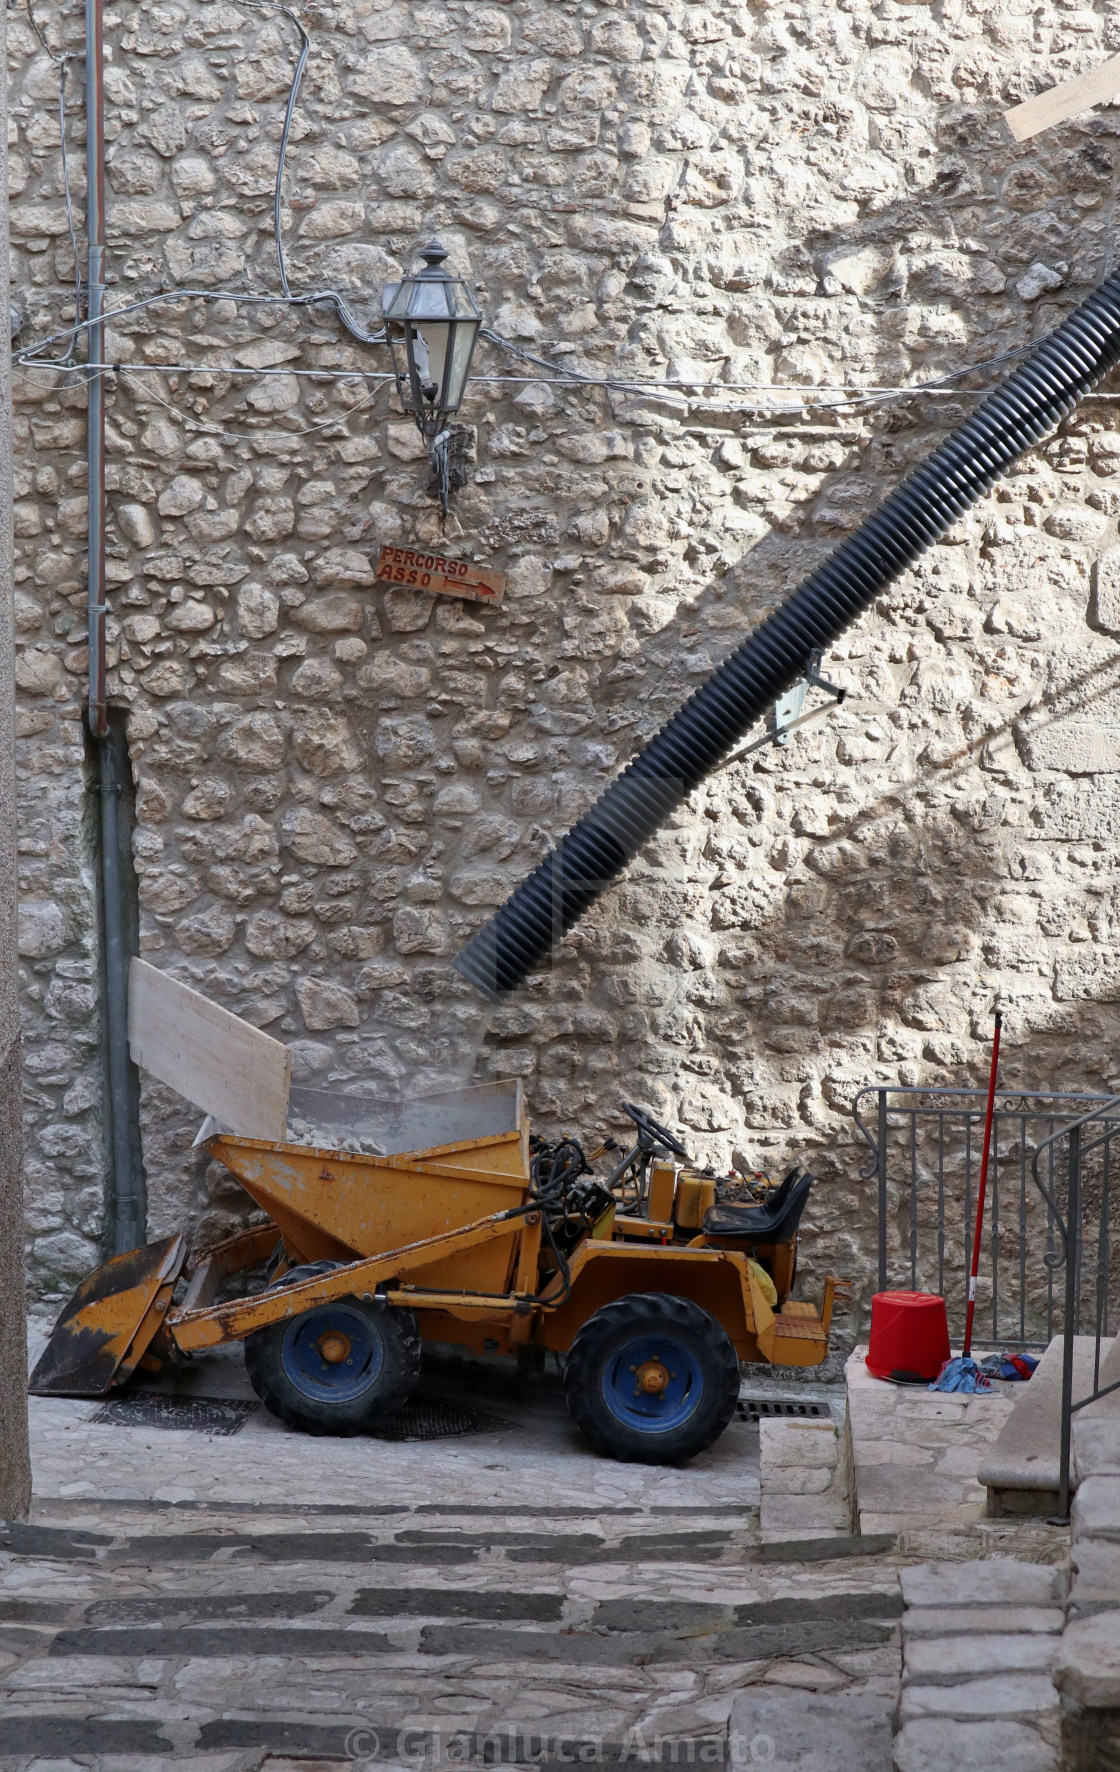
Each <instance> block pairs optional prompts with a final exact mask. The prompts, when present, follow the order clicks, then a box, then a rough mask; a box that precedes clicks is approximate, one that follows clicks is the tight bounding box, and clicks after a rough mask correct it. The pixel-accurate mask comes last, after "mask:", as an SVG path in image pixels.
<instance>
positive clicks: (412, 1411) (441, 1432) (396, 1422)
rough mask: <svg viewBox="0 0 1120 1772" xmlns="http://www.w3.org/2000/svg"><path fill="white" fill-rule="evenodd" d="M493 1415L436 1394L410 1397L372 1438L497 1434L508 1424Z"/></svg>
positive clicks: (435, 1437)
mask: <svg viewBox="0 0 1120 1772" xmlns="http://www.w3.org/2000/svg"><path fill="white" fill-rule="evenodd" d="M509 1425H510V1423H509V1422H508V1421H500V1420H499V1419H498V1418H497V1416H494V1415H480V1414H479V1413H478V1411H477V1410H475V1409H463V1408H461V1407H460V1406H459V1405H458V1404H455V1403H444V1402H442V1401H441V1400H440V1399H439V1398H438V1397H413V1399H412V1401H411V1402H410V1403H406V1404H405V1405H404V1407H403V1408H402V1409H399V1410H398V1411H397V1413H396V1414H395V1415H394V1416H393V1418H392V1420H391V1421H387V1422H386V1423H385V1425H384V1427H379V1428H377V1429H376V1430H375V1432H374V1435H373V1438H374V1439H375V1440H457V1439H462V1438H463V1437H464V1436H465V1435H467V1434H498V1433H501V1432H502V1430H503V1428H507V1427H509Z"/></svg>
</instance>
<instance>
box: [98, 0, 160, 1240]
mask: <svg viewBox="0 0 1120 1772" xmlns="http://www.w3.org/2000/svg"><path fill="white" fill-rule="evenodd" d="M86 191H87V195H86V235H87V239H88V242H89V261H88V265H87V274H86V301H87V303H88V309H87V315H88V319H89V328H88V332H87V337H88V340H89V347H88V349H89V361H90V362H91V363H103V362H104V361H105V327H104V323H103V321H102V318H101V315H102V307H103V303H104V296H105V47H104V20H103V0H86ZM87 393H88V404H87V409H86V462H87V468H88V475H87V488H86V490H87V494H88V498H89V593H88V603H87V610H88V618H89V729H90V732H91V733H92V735H93V738H94V742H95V743H96V745H97V750H98V776H99V781H98V786H99V788H100V795H101V903H102V919H103V936H104V960H105V1028H106V1035H107V1040H108V1074H109V1091H108V1096H109V1099H108V1134H109V1148H110V1152H111V1163H112V1175H113V1253H114V1255H120V1254H123V1253H124V1251H125V1250H127V1249H135V1248H136V1247H137V1246H138V1244H140V1243H142V1242H143V1241H144V1238H145V1234H146V1231H145V1202H144V1195H143V1186H142V1182H141V1178H140V1175H139V1173H138V1171H137V1168H136V1166H135V1165H134V1163H133V1160H132V1125H131V1121H132V1111H131V1092H130V1087H129V1083H130V1076H129V1058H128V954H127V951H126V946H125V935H124V912H123V904H122V900H121V859H120V836H121V833H120V802H121V793H122V785H121V770H120V760H119V757H118V746H117V736H116V734H115V733H114V732H113V730H112V728H111V726H110V724H109V712H108V707H107V705H106V698H105V616H106V613H107V611H106V603H105V383H104V381H103V379H102V372H101V370H100V369H95V370H94V371H93V372H92V373H91V374H90V375H89V377H88V380H87Z"/></svg>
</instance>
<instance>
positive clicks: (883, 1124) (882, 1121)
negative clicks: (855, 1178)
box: [877, 1089, 887, 1292]
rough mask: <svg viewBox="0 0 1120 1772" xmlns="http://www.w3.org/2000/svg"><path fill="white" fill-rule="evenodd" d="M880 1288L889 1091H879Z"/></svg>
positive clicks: (884, 1257) (884, 1260)
mask: <svg viewBox="0 0 1120 1772" xmlns="http://www.w3.org/2000/svg"><path fill="white" fill-rule="evenodd" d="M877 1174H878V1178H879V1290H880V1292H885V1291H886V1289H887V1092H886V1090H885V1089H880V1091H879V1153H878V1158H877Z"/></svg>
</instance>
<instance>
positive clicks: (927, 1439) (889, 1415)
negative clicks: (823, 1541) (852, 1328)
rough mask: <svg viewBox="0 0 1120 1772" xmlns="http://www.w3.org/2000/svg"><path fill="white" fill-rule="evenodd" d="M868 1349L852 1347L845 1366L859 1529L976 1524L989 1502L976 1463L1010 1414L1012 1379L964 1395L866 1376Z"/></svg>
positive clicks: (900, 1529) (911, 1529)
mask: <svg viewBox="0 0 1120 1772" xmlns="http://www.w3.org/2000/svg"><path fill="white" fill-rule="evenodd" d="M866 1355H867V1349H866V1348H864V1347H858V1348H856V1350H855V1352H854V1353H853V1354H852V1355H851V1357H850V1358H849V1360H848V1362H847V1365H846V1366H845V1369H844V1376H845V1379H846V1381H847V1394H848V1435H849V1442H850V1446H851V1465H852V1496H853V1502H854V1505H855V1509H856V1520H857V1523H858V1526H859V1529H860V1531H861V1532H901V1533H909V1532H914V1531H918V1532H922V1531H930V1530H933V1531H936V1530H938V1529H941V1530H943V1531H944V1530H948V1531H958V1532H961V1531H967V1530H968V1529H969V1528H970V1527H974V1526H976V1525H977V1524H978V1522H979V1521H981V1520H982V1519H983V1518H984V1515H985V1509H986V1504H987V1496H986V1494H985V1491H984V1490H983V1488H982V1487H981V1486H980V1484H979V1482H978V1481H977V1471H978V1470H979V1467H980V1465H981V1463H982V1462H983V1461H984V1459H985V1458H986V1457H987V1456H988V1455H989V1453H990V1451H991V1447H992V1443H993V1442H994V1441H995V1439H996V1438H997V1436H998V1435H999V1433H1000V1431H1001V1430H1002V1428H1003V1425H1004V1423H1005V1421H1006V1419H1007V1416H1008V1414H1009V1412H1010V1409H1011V1401H1010V1399H1009V1398H1008V1396H1007V1395H1006V1392H1007V1391H1008V1390H1010V1389H1012V1388H1013V1387H1011V1386H1000V1387H999V1388H998V1389H997V1390H995V1391H984V1392H982V1393H980V1394H979V1395H976V1396H966V1395H962V1394H960V1393H958V1392H955V1391H949V1392H942V1391H930V1390H923V1389H918V1388H911V1387H909V1386H900V1385H896V1384H889V1383H887V1382H886V1381H885V1380H884V1379H879V1378H873V1377H872V1376H871V1374H870V1373H869V1372H868V1370H867V1365H866ZM1032 1382H1033V1381H1032Z"/></svg>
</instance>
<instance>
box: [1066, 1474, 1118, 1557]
mask: <svg viewBox="0 0 1120 1772" xmlns="http://www.w3.org/2000/svg"><path fill="white" fill-rule="evenodd" d="M1073 1536H1074V1541H1075V1542H1076V1541H1077V1540H1078V1539H1080V1538H1112V1539H1120V1476H1116V1477H1086V1479H1085V1481H1084V1482H1083V1483H1082V1484H1081V1487H1080V1488H1079V1489H1078V1491H1077V1495H1076V1497H1075V1499H1074V1503H1073Z"/></svg>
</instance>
